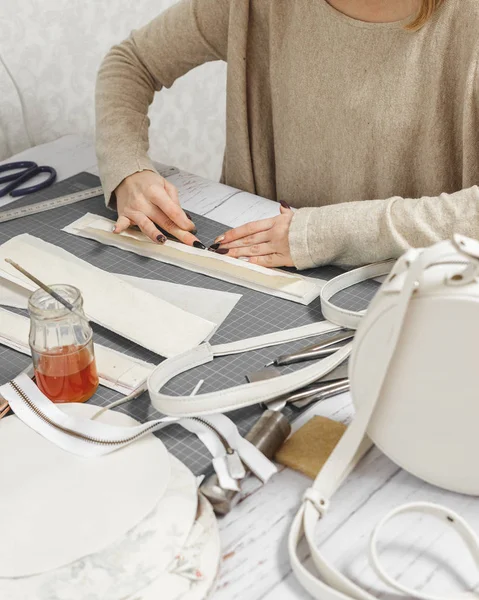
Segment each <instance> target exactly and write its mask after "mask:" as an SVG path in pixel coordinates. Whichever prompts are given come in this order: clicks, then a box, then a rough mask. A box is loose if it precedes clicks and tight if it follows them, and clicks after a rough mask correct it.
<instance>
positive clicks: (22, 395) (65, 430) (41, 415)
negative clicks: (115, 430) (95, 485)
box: [9, 381, 157, 446]
mask: <svg viewBox="0 0 479 600" xmlns="http://www.w3.org/2000/svg"><path fill="white" fill-rule="evenodd" d="M9 383H10V385H11V386H12V388H13V389H14V390H15V392H16V393H17V395H18V396H19V397H20V398H21V399H22V400H23V401H24V402H25V404H26V405H27V407H28V408H29V409H30V410H31V411H32V412H34V413H35V414H36V415H37V417H39V418H40V419H41V420H42V421H43V422H44V423H47V425H50V426H51V427H54V428H55V429H58V430H59V431H62V432H63V433H66V434H68V435H70V436H72V437H75V438H79V439H81V440H84V441H86V442H90V443H92V444H98V445H101V446H119V445H121V444H125V443H127V442H133V441H134V440H136V439H138V438H139V437H141V436H143V435H144V434H145V433H148V432H149V431H150V430H151V429H154V428H155V427H156V426H157V423H153V424H152V425H150V427H147V428H146V429H143V430H142V431H141V432H139V433H136V434H134V435H132V436H130V437H127V438H124V439H123V440H119V441H113V440H103V439H100V438H95V437H92V436H89V435H86V434H84V433H79V432H77V431H73V430H72V429H69V428H68V427H62V426H61V425H58V424H57V423H55V422H54V421H52V420H51V419H50V418H49V417H47V415H45V414H44V413H43V412H42V411H41V410H40V409H39V408H38V407H37V406H35V405H34V404H33V402H32V401H31V400H30V398H29V397H28V396H27V394H25V392H24V391H23V390H22V388H21V387H20V386H19V385H18V383H16V382H15V381H9Z"/></svg>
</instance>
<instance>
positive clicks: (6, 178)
mask: <svg viewBox="0 0 479 600" xmlns="http://www.w3.org/2000/svg"><path fill="white" fill-rule="evenodd" d="M19 169H20V170H19ZM8 171H15V172H14V173H10V174H8V175H3V176H2V177H0V184H1V183H6V184H7V185H6V186H4V187H3V188H0V198H3V197H4V196H6V195H7V194H10V196H13V197H14V198H17V197H18V196H24V195H25V194H33V193H35V192H39V191H40V190H43V189H45V188H46V187H48V186H50V185H52V184H53V183H54V181H55V180H56V178H57V172H56V171H55V169H54V168H53V167H39V166H38V165H37V163H34V162H31V161H21V162H11V163H7V164H5V165H0V173H8ZM39 173H49V176H48V177H47V178H46V179H45V180H43V181H40V183H36V184H35V185H30V186H27V187H20V186H21V185H22V183H25V182H26V181H30V179H33V178H34V177H35V176H36V175H38V174H39Z"/></svg>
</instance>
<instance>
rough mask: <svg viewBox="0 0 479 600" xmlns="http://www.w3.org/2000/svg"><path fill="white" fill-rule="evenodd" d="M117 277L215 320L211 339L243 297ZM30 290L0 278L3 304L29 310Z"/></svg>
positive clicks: (120, 275) (193, 312)
mask: <svg viewBox="0 0 479 600" xmlns="http://www.w3.org/2000/svg"><path fill="white" fill-rule="evenodd" d="M116 276H117V277H120V278H121V279H123V280H124V281H126V282H127V283H130V284H131V285H134V286H135V287H137V288H140V289H142V290H145V291H146V292H149V293H150V294H153V295H154V296H156V297H157V298H161V299H162V300H165V301H166V302H169V303H170V304H176V306H178V308H181V309H183V310H186V311H187V312H189V313H191V314H192V315H196V316H198V317H201V318H202V319H206V320H207V321H211V323H214V324H215V325H216V327H215V329H213V331H212V332H211V334H210V335H209V336H208V338H206V339H209V338H211V336H212V335H213V334H214V332H215V331H216V330H217V329H218V327H219V326H220V325H221V324H222V323H223V322H224V321H225V319H226V317H227V316H228V315H229V314H230V312H231V311H232V310H233V309H234V307H235V306H236V304H237V303H238V302H239V300H240V299H241V294H232V293H231V292H219V291H217V290H208V289H206V288H198V287H194V286H187V285H181V284H179V283H170V282H169V281H160V280H156V279H144V278H142V277H133V276H132V275H123V274H116ZM30 293H31V292H30V291H29V290H27V289H26V288H24V287H22V286H20V285H17V284H15V283H13V282H11V281H9V280H8V279H4V278H3V277H0V305H1V306H11V307H14V308H24V309H26V308H27V307H28V298H29V296H30Z"/></svg>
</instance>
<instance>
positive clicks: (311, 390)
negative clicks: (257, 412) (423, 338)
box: [286, 378, 350, 408]
mask: <svg viewBox="0 0 479 600" xmlns="http://www.w3.org/2000/svg"><path fill="white" fill-rule="evenodd" d="M349 387H350V384H349V379H347V378H344V379H338V380H337V381H330V382H328V383H319V384H316V385H314V384H313V385H310V386H308V387H306V388H304V389H303V390H300V391H299V392H295V393H294V394H290V395H289V396H288V398H287V400H286V402H287V404H293V406H295V407H296V408H304V407H305V406H308V404H311V403H312V402H320V401H321V400H326V398H331V397H332V396H336V395H338V394H342V393H344V392H347V391H349Z"/></svg>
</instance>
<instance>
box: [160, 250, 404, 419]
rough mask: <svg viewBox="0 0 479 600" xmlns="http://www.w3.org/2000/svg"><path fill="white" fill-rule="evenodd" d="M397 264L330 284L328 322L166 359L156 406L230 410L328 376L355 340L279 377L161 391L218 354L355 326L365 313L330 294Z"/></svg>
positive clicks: (169, 411)
mask: <svg viewBox="0 0 479 600" xmlns="http://www.w3.org/2000/svg"><path fill="white" fill-rule="evenodd" d="M392 265H393V261H386V262H382V263H377V264H374V265H369V266H367V267H361V268H360V269H355V270H353V271H348V272H346V273H343V274H342V275H340V276H339V277H335V278H334V279H332V280H331V281H329V282H328V283H326V284H325V285H324V287H323V289H322V291H321V310H322V312H323V315H324V317H325V318H326V319H327V320H326V321H321V322H319V323H313V324H311V325H306V326H304V327H297V328H294V329H288V330H286V331H278V332H275V333H271V334H268V335H263V336H259V337H254V338H249V339H246V340H240V341H238V342H232V343H230V344H221V345H219V346H210V345H209V344H203V345H202V346H199V347H198V348H195V349H193V350H191V351H189V352H186V353H185V354H182V355H180V356H177V357H174V358H170V359H168V360H165V361H164V362H162V363H161V364H160V365H159V366H158V367H157V368H156V369H155V371H154V372H153V373H152V374H151V375H150V377H149V379H148V391H149V393H150V398H151V402H152V404H153V406H154V407H155V408H156V409H157V410H159V411H160V412H162V413H163V414H166V415H171V416H177V417H187V416H191V415H202V414H210V413H215V412H227V411H230V410H236V409H238V408H244V407H246V406H251V405H253V404H258V403H260V402H268V401H270V400H274V399H275V398H277V397H278V396H281V395H283V394H287V393H290V392H293V391H296V390H298V389H300V388H302V387H304V386H306V385H308V384H310V383H312V382H313V381H316V380H317V379H319V378H321V377H323V376H324V375H327V374H328V373H329V372H330V371H332V370H333V369H335V368H336V367H337V366H338V365H340V364H341V363H342V362H343V361H344V360H345V359H346V358H347V357H348V356H349V354H350V351H351V344H348V345H346V346H344V347H343V348H342V349H340V350H338V352H336V353H335V354H333V355H332V356H330V357H328V358H325V359H323V360H321V361H319V362H317V363H315V364H313V365H310V366H308V367H305V368H304V369H301V370H298V371H296V372H295V373H291V374H289V375H283V376H280V377H275V378H274V379H270V380H268V381H261V382H256V383H249V384H245V385H242V386H237V387H233V388H229V389H227V390H222V391H220V392H213V393H209V394H198V395H197V396H195V397H194V398H191V397H190V396H168V395H167V394H163V393H162V392H161V388H162V387H163V386H165V385H166V384H167V383H168V382H169V381H170V380H171V379H172V378H173V377H176V376H177V375H180V374H181V373H184V372H185V371H188V370H190V369H193V368H195V367H197V366H200V365H204V364H207V363H209V362H211V361H212V360H213V359H214V358H215V357H217V356H228V355H232V354H239V353H242V352H250V351H251V350H257V349H259V348H266V347H269V346H274V345H278V344H283V343H285V342H291V341H295V340H300V339H303V338H307V337H312V336H316V335H320V334H323V333H328V332H334V331H337V330H338V329H340V328H343V327H347V328H348V329H355V328H356V327H357V325H358V323H359V321H360V319H361V317H362V315H363V313H362V312H360V313H357V312H354V311H349V310H346V309H344V308H339V307H338V306H335V305H334V304H333V303H332V302H331V298H332V297H333V296H334V295H335V294H336V293H338V292H340V291H342V290H344V289H346V288H348V287H351V286H353V285H355V284H357V283H361V282H362V281H366V280H367V279H370V278H372V277H379V276H380V275H385V274H387V273H389V271H390V270H391V266H392Z"/></svg>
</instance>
